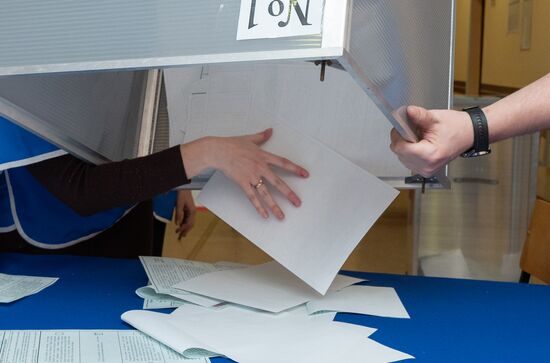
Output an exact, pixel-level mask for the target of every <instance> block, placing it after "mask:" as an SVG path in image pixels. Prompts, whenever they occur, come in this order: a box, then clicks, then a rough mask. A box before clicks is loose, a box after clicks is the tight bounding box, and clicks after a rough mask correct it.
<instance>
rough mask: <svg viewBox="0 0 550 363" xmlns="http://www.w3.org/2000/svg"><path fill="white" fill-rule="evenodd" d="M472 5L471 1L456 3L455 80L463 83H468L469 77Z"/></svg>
mask: <svg viewBox="0 0 550 363" xmlns="http://www.w3.org/2000/svg"><path fill="white" fill-rule="evenodd" d="M471 3H472V1H471V0H457V2H456V43H455V80H456V81H461V82H466V78H467V75H468V47H469V37H470V6H471Z"/></svg>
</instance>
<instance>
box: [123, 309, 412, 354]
mask: <svg viewBox="0 0 550 363" xmlns="http://www.w3.org/2000/svg"><path fill="white" fill-rule="evenodd" d="M122 319H123V320H124V321H126V322H127V323H129V324H131V325H133V326H134V327H135V328H137V329H138V330H141V331H143V332H144V333H146V334H148V335H150V336H151V337H153V338H154V339H157V340H159V341H161V342H162V343H164V344H166V345H167V346H169V347H171V348H172V349H174V350H175V351H177V352H179V353H182V354H183V355H184V356H186V352H187V351H188V350H189V349H192V348H200V349H204V350H206V351H210V352H216V353H218V354H219V355H224V356H227V357H228V358H231V359H233V360H235V361H237V362H239V363H256V362H262V363H280V362H289V361H293V362H302V363H309V362H311V363H314V362H315V363H322V362H327V363H328V362H330V363H333V362H364V361H369V362H394V361H399V360H403V359H408V358H412V357H411V356H410V355H408V354H405V353H401V352H398V351H396V350H394V349H392V348H389V347H386V346H383V345H381V344H379V343H376V342H375V341H373V340H370V339H369V338H368V336H369V335H370V334H371V333H372V330H370V329H361V328H349V324H339V323H333V322H329V321H324V320H316V319H311V318H310V317H309V316H299V315H295V314H287V313H282V314H278V315H274V314H269V313H260V312H255V311H250V310H246V309H240V308H236V307H226V308H225V309H221V310H211V309H204V308H201V307H198V306H193V305H184V306H181V307H179V308H178V309H176V310H175V311H174V312H173V313H172V314H170V315H166V314H159V313H154V312H149V311H129V312H126V313H124V314H123V315H122Z"/></svg>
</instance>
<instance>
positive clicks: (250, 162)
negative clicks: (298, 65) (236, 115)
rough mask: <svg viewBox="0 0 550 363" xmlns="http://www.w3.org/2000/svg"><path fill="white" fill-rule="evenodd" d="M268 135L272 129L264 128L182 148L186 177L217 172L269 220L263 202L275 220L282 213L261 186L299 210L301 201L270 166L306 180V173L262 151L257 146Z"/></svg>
mask: <svg viewBox="0 0 550 363" xmlns="http://www.w3.org/2000/svg"><path fill="white" fill-rule="evenodd" d="M272 134H273V130H272V129H267V130H265V131H263V132H260V133H258V134H254V135H247V136H239V137H207V138H203V139H199V140H196V141H193V142H191V143H189V144H184V145H182V146H181V154H182V159H183V163H184V165H185V170H186V173H187V177H188V178H192V177H193V176H195V175H198V174H200V173H201V172H202V171H204V170H206V169H209V168H214V169H217V170H220V171H222V172H223V173H224V174H225V175H226V176H227V177H228V178H230V179H232V180H233V181H234V182H236V183H237V184H238V185H239V186H240V187H241V189H242V190H243V191H244V192H245V194H246V195H247V197H248V199H249V200H250V202H251V203H252V204H253V205H254V207H255V208H256V210H257V211H258V213H259V214H260V215H261V216H262V217H264V218H268V217H269V214H268V212H267V210H266V209H265V208H264V205H263V203H265V205H267V206H268V208H269V209H270V210H271V212H272V213H273V214H274V215H275V217H277V218H278V219H283V218H284V213H283V211H282V209H281V208H280V206H279V205H278V204H277V203H276V202H275V200H274V198H273V196H272V195H271V193H270V191H269V189H268V188H267V186H266V185H265V183H266V182H267V183H269V184H271V185H272V186H274V187H275V188H276V189H277V190H278V191H279V192H280V193H281V194H283V195H284V196H286V198H287V199H288V200H289V201H290V202H291V203H292V204H293V205H294V206H296V207H299V206H300V205H301V203H302V202H301V200H300V198H299V197H298V196H297V195H296V193H295V192H294V191H292V189H290V187H289V186H288V185H287V184H286V183H285V182H284V181H283V180H282V179H281V178H280V177H279V176H278V175H277V174H276V173H275V172H274V171H273V169H272V166H277V167H280V168H282V169H285V170H287V171H290V172H292V173H293V174H296V175H298V176H300V177H302V178H307V177H309V173H308V171H307V170H305V169H304V168H303V167H301V166H299V165H296V164H294V163H293V162H291V161H290V160H288V159H285V158H282V157H280V156H277V155H274V154H271V153H269V152H267V151H263V150H262V149H261V148H260V147H259V146H260V145H261V144H263V143H265V142H266V141H267V140H269V138H271V136H272ZM262 201H263V203H262Z"/></svg>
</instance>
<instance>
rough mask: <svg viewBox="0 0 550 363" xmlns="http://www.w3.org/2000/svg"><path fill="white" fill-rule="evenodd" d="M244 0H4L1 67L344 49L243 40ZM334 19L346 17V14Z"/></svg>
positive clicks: (314, 41)
mask: <svg viewBox="0 0 550 363" xmlns="http://www.w3.org/2000/svg"><path fill="white" fill-rule="evenodd" d="M323 1H326V2H328V3H334V2H344V1H345V0H312V2H313V3H318V4H321V6H322V4H323ZM240 4H241V1H240V0H200V1H196V0H163V1H151V0H94V1H89V0H49V1H41V0H2V2H1V14H2V17H1V18H2V21H0V49H1V50H2V52H1V54H0V75H9V74H29V73H45V72H67V71H81V70H105V69H129V68H155V67H163V66H170V65H184V64H197V63H199V64H203V63H218V62H231V61H247V60H248V61H250V60H257V59H264V60H265V59H270V58H307V57H310V58H311V57H313V58H315V57H322V56H331V57H335V56H338V55H340V54H341V53H342V50H341V48H342V45H340V50H339V51H338V49H332V50H330V51H328V52H322V51H321V49H320V48H321V45H322V37H321V35H308V36H299V37H290V38H278V39H261V40H246V41H237V25H238V20H239V10H240ZM311 6H314V5H311ZM315 6H317V5H315ZM342 15H343V14H338V16H342ZM332 16H333V15H331V14H328V15H326V16H325V18H324V25H325V28H326V27H327V26H328V27H331V28H332V26H331V24H332V23H333V21H332V20H331V19H330V18H331V17H332ZM334 23H335V24H338V26H340V27H341V26H342V25H343V21H342V19H338V20H337V21H335V22H334ZM335 31H337V32H338V33H341V32H342V31H341V28H340V29H335Z"/></svg>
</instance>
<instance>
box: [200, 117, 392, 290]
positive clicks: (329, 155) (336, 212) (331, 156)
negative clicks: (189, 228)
mask: <svg viewBox="0 0 550 363" xmlns="http://www.w3.org/2000/svg"><path fill="white" fill-rule="evenodd" d="M262 149H263V150H265V151H268V152H270V153H273V154H276V155H280V156H283V157H286V158H288V159H289V160H292V161H294V162H295V163H297V164H299V165H302V166H303V167H305V168H306V169H307V170H308V171H309V173H310V176H309V178H307V179H304V178H301V177H298V176H295V175H290V173H283V172H281V176H282V177H283V179H284V180H285V182H286V183H287V184H288V185H289V186H290V188H291V189H292V190H294V191H295V192H296V193H297V194H298V196H299V197H300V198H301V200H302V205H301V206H300V207H299V208H296V207H294V206H292V205H291V204H290V203H289V202H288V200H286V198H285V196H283V195H281V193H279V192H278V191H277V190H275V189H274V188H273V187H272V186H271V185H268V184H266V185H265V187H266V188H268V189H270V190H271V193H272V195H273V198H274V199H275V201H276V202H277V203H278V205H279V206H281V208H282V209H283V210H284V212H285V216H286V217H285V219H284V220H282V221H281V220H277V219H276V218H274V217H271V218H268V219H264V218H262V217H261V216H260V215H259V214H258V212H257V211H256V209H255V207H254V206H253V205H252V204H251V203H250V201H249V200H248V198H247V197H246V195H245V193H244V192H243V191H242V190H241V188H240V187H239V186H238V185H237V184H236V183H234V182H233V181H231V180H230V179H229V178H227V177H226V176H225V175H224V174H223V173H221V172H216V173H215V174H214V176H213V177H212V178H211V179H210V181H209V182H208V183H207V184H206V186H205V187H204V189H203V190H202V192H201V193H200V194H199V196H198V199H197V201H198V203H200V204H202V205H203V206H205V207H206V208H208V209H209V210H210V211H212V212H213V213H214V214H216V215H217V216H218V217H220V218H221V219H222V220H224V221H225V222H226V223H227V224H229V225H230V226H231V227H233V228H234V229H235V230H237V231H238V232H239V233H240V234H242V235H243V236H244V237H246V238H247V239H248V240H250V241H251V242H252V243H254V244H255V245H257V246H258V247H259V248H261V249H262V250H263V251H265V252H266V253H267V254H269V255H270V256H271V257H272V258H273V259H274V260H276V261H277V262H279V263H280V264H281V265H283V266H284V267H285V268H287V269H288V270H289V271H290V272H292V273H293V274H294V275H296V276H298V277H299V278H300V279H301V280H303V281H304V282H305V283H306V284H308V285H309V286H311V287H312V288H313V289H315V290H316V291H317V292H319V293H320V294H325V293H326V292H327V290H328V288H329V286H330V285H331V283H332V281H333V280H334V278H335V276H336V274H337V273H338V271H339V270H340V269H341V267H342V265H343V264H344V262H345V261H346V259H347V258H348V257H349V255H350V254H351V253H352V251H353V250H354V249H355V247H356V246H357V244H358V243H359V242H360V241H361V239H362V238H363V237H364V236H365V234H366V233H367V232H368V230H369V229H370V228H371V227H372V225H373V224H374V223H375V222H376V220H377V219H378V218H379V217H380V215H381V214H382V213H383V212H384V211H385V210H386V208H388V206H389V205H390V203H391V202H392V201H393V200H394V199H395V197H397V195H398V192H397V190H395V189H394V188H392V187H390V186H389V185H387V184H386V183H384V182H382V181H381V180H379V179H378V178H376V177H375V176H373V175H372V174H370V173H369V172H367V171H366V170H364V169H362V168H360V167H359V166H357V165H355V164H354V163H352V162H351V161H349V160H347V159H346V158H344V157H343V156H341V155H340V154H338V153H336V152H334V151H333V150H331V149H329V148H328V147H326V146H325V145H324V144H322V143H321V142H319V141H317V140H315V139H313V138H311V137H309V136H307V135H305V134H302V133H300V132H299V131H296V130H294V129H292V128H290V127H288V126H284V125H282V124H279V125H276V126H275V127H274V128H273V136H272V137H271V139H270V140H268V141H267V142H266V143H265V144H264V145H262Z"/></svg>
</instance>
